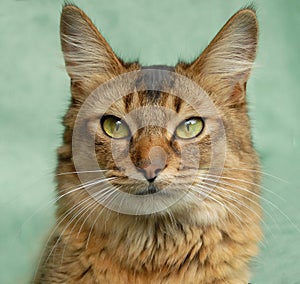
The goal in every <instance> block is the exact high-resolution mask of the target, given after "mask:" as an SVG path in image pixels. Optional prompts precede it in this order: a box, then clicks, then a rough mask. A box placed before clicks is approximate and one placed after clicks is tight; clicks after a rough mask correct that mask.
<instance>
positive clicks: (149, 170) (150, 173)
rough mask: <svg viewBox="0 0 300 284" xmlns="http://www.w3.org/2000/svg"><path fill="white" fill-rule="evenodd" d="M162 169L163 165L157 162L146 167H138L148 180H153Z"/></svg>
mask: <svg viewBox="0 0 300 284" xmlns="http://www.w3.org/2000/svg"><path fill="white" fill-rule="evenodd" d="M162 170H163V166H162V165H159V164H150V165H149V166H148V167H146V168H139V171H140V172H142V173H143V175H144V177H145V178H146V179H147V181H148V182H154V180H155V179H156V178H157V176H158V175H159V173H160V172H161V171H162Z"/></svg>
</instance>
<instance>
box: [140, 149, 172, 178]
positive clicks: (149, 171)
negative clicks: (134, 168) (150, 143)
mask: <svg viewBox="0 0 300 284" xmlns="http://www.w3.org/2000/svg"><path fill="white" fill-rule="evenodd" d="M148 155H149V159H148V160H147V161H141V162H142V164H144V166H143V167H138V170H139V171H140V172H142V173H143V175H144V177H145V178H146V179H147V181H148V182H154V180H155V179H156V178H157V176H158V175H159V173H160V172H161V171H162V170H163V169H164V168H165V167H166V161H167V153H166V152H165V150H164V149H163V148H161V147H159V146H154V147H152V148H151V149H150V151H149V154H148ZM143 162H144V163H143ZM145 162H146V163H145Z"/></svg>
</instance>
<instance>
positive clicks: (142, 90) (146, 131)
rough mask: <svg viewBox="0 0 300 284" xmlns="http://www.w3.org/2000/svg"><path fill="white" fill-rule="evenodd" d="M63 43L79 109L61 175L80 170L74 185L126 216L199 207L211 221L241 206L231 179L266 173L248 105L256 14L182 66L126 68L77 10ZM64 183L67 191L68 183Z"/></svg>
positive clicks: (229, 27)
mask: <svg viewBox="0 0 300 284" xmlns="http://www.w3.org/2000/svg"><path fill="white" fill-rule="evenodd" d="M61 40H62V49H63V52H64V57H65V63H66V68H67V71H68V74H69V75H70V77H71V90H72V103H71V105H70V108H69V110H68V113H67V115H66V117H65V119H64V125H65V127H66V130H65V136H64V143H65V144H64V146H63V147H61V149H60V150H59V157H60V165H59V167H58V171H59V172H64V171H65V172H66V171H69V172H73V171H74V176H73V177H68V178H67V180H68V182H67V183H68V184H69V183H72V182H74V184H78V183H79V184H82V186H83V187H85V188H86V189H87V191H88V194H89V195H90V197H91V198H93V199H94V200H96V201H98V202H100V203H101V204H102V205H103V206H104V207H108V208H110V209H113V210H115V211H119V212H121V213H126V214H137V215H139V214H149V213H155V212H159V211H164V210H172V212H173V213H174V214H175V213H176V212H179V213H178V214H185V212H186V210H187V208H188V209H189V210H190V209H191V208H193V210H196V211H197V212H200V213H199V214H200V215H201V214H202V215H201V216H204V217H203V218H200V217H199V216H198V215H197V216H198V217H197V218H198V219H199V218H200V219H201V220H202V221H203V220H204V219H205V220H206V222H213V220H215V219H217V218H220V216H222V217H224V216H226V214H227V213H228V212H229V211H230V208H229V207H228V205H225V206H224V204H226V202H228V200H239V196H238V194H240V193H238V188H237V187H233V186H231V187H230V186H229V188H227V189H228V190H227V192H225V193H224V190H226V186H225V184H224V183H223V184H222V185H220V184H219V179H220V178H223V177H224V176H225V175H224V172H227V175H226V177H227V178H230V179H232V180H234V179H240V180H241V179H242V178H244V179H245V180H250V181H249V182H252V181H257V179H258V177H257V176H256V175H255V174H253V172H252V173H250V174H249V172H247V173H246V175H245V174H244V173H243V172H237V171H234V169H238V168H240V167H241V166H243V167H244V165H251V166H254V167H257V165H258V162H257V158H256V155H255V152H254V150H253V148H252V143H251V136H250V127H249V120H248V116H247V109H246V101H245V90H246V82H247V79H248V76H249V73H250V70H251V67H252V64H253V61H254V58H255V52H256V43H257V23H256V18H255V14H254V12H253V11H251V10H244V11H240V12H239V13H237V14H236V15H234V16H233V17H232V18H231V19H230V20H229V21H228V22H227V24H226V25H225V26H224V27H223V28H222V30H221V31H220V32H219V33H218V34H217V36H216V37H215V38H214V40H213V41H212V42H211V43H210V45H209V46H208V47H207V48H206V49H205V50H204V51H203V53H202V54H201V55H200V56H199V57H198V58H197V59H196V60H195V61H193V62H192V63H190V64H186V63H182V62H179V63H178V64H177V65H176V66H175V67H174V68H170V67H166V66H160V67H155V66H154V67H148V68H142V67H141V66H140V65H139V64H138V63H137V62H133V63H124V62H123V61H122V60H121V59H119V58H118V57H117V56H116V55H115V54H114V52H113V51H112V49H111V48H110V46H109V45H108V44H107V42H106V41H105V39H104V38H103V37H102V35H101V34H100V33H99V31H98V30H97V29H96V27H95V26H94V25H93V24H92V22H91V21H90V19H89V18H88V17H87V16H86V15H85V14H84V13H83V12H82V11H81V10H80V9H78V8H76V7H74V6H68V5H67V6H65V8H64V10H63V13H62V18H61ZM120 78H121V79H120ZM153 82H154V85H155V87H154V88H153V86H152V85H151V84H153ZM191 82H193V83H191ZM149 84H150V85H151V86H152V87H151V88H150V87H149ZM193 84H194V85H193ZM189 86H191V87H189ZM95 169H99V170H97V171H96V170H95ZM228 169H229V170H228ZM230 169H231V170H230ZM227 170H228V171H227ZM75 172H76V173H75ZM80 173H82V174H80ZM99 173H101V179H100V178H99ZM78 178H79V179H78ZM71 181H72V182H71ZM91 181H94V184H93V183H91ZM97 181H99V182H98V183H97ZM59 184H60V188H62V189H66V187H65V186H64V185H65V184H66V178H65V177H60V178H59ZM255 190H256V189H255ZM75 194H77V197H76V198H77V199H80V200H84V198H86V196H85V194H86V192H85V193H82V192H80V193H78V192H76V193H75ZM240 195H241V194H240ZM244 196H246V198H252V197H253V196H251V194H250V195H249V194H248V193H247V192H243V195H242V196H241V199H242V198H243V197H244ZM249 196H250V197H249ZM70 199H72V197H70ZM74 200H75V198H74V199H73V201H74ZM124 200H125V201H124ZM129 200H130V202H129ZM74 202H75V201H74ZM124 202H125V203H126V202H127V205H126V206H127V207H126V208H127V209H126V210H127V211H126V210H125V211H122V210H123V209H121V207H122V203H124ZM71 203H72V202H71ZM149 208H150V209H149ZM148 209H149V210H148ZM128 210H129V211H128ZM139 210H140V211H139ZM231 210H232V208H231ZM212 212H215V213H213V214H212ZM216 212H217V213H216ZM207 216H210V217H209V218H208V217H207ZM216 216H217V217H216ZM208 220H209V221H208Z"/></svg>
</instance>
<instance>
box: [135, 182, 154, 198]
mask: <svg viewBox="0 0 300 284" xmlns="http://www.w3.org/2000/svg"><path fill="white" fill-rule="evenodd" d="M159 191H160V190H159V189H158V188H157V186H156V185H154V184H153V183H152V182H151V183H150V184H149V185H148V187H147V188H146V189H143V190H141V191H138V192H136V193H135V194H136V195H149V194H154V193H157V192H159Z"/></svg>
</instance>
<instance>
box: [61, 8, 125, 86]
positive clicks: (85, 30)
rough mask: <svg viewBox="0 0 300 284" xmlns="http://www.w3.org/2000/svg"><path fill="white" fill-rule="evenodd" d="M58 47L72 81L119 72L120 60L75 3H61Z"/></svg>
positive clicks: (120, 68) (112, 75) (112, 74)
mask: <svg viewBox="0 0 300 284" xmlns="http://www.w3.org/2000/svg"><path fill="white" fill-rule="evenodd" d="M60 36H61V46H62V51H63V54H64V59H65V64H66V69H67V72H68V74H69V76H70V77H71V79H72V82H76V81H88V80H91V79H92V78H94V77H95V76H97V77H102V79H103V81H105V80H107V79H110V78H113V77H114V76H116V75H118V74H120V73H122V69H124V67H123V63H122V61H121V60H120V59H118V58H117V56H116V55H115V54H114V52H113V51H112V49H111V47H110V46H109V45H108V43H107V42H106V40H105V39H104V38H103V36H102V35H101V34H100V32H99V31H98V30H97V28H96V27H95V26H94V24H93V23H92V21H91V20H90V19H89V18H88V17H87V16H86V14H85V13H84V12H83V11H82V10H80V9H79V8H78V7H76V6H74V5H70V4H67V5H66V6H64V8H63V10H62V14H61V21H60Z"/></svg>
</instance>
